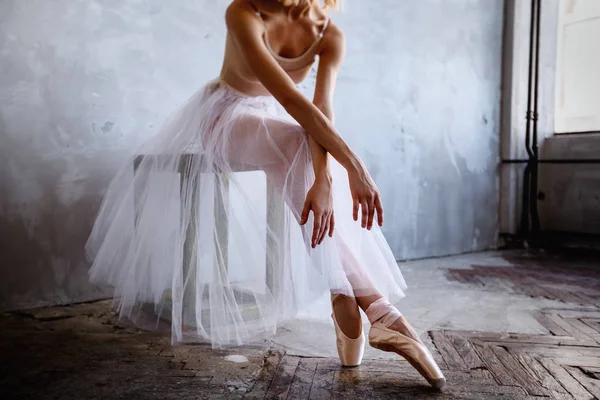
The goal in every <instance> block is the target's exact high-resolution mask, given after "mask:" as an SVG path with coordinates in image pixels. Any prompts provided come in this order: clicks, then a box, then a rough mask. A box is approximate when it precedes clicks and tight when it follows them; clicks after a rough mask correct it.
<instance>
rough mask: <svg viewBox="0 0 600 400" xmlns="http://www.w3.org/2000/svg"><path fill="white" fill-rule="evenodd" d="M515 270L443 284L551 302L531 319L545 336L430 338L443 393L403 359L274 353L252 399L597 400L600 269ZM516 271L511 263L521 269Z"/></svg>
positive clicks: (538, 265)
mask: <svg viewBox="0 0 600 400" xmlns="http://www.w3.org/2000/svg"><path fill="white" fill-rule="evenodd" d="M511 261H513V262H516V263H517V266H516V267H513V266H511V267H507V266H497V267H495V266H473V268H472V269H449V270H447V276H448V278H449V279H452V280H457V281H459V282H462V283H464V284H465V285H478V286H484V287H485V288H486V290H501V291H507V290H508V291H512V292H514V293H517V294H520V295H525V296H531V297H543V298H548V299H552V300H558V301H561V302H563V303H564V308H563V307H561V308H559V309H546V310H543V311H541V312H539V313H538V314H537V315H536V316H535V317H536V318H537V320H538V321H539V322H540V324H542V325H543V326H544V327H546V328H547V329H548V331H549V333H548V334H546V335H526V334H515V333H498V332H475V331H452V330H445V331H434V332H429V335H430V337H431V339H432V341H433V343H434V345H435V350H436V352H435V356H436V357H437V358H438V361H439V364H440V367H441V368H442V369H443V371H444V374H445V375H446V378H447V380H448V383H447V386H446V387H445V388H444V389H443V391H442V392H441V393H436V392H435V391H433V390H431V389H429V388H428V387H427V383H426V382H425V381H424V380H423V379H422V378H421V377H420V376H419V375H418V374H417V373H416V372H415V371H414V370H413V369H412V368H411V366H410V365H409V364H408V363H407V362H406V361H404V360H402V359H401V358H398V361H375V360H365V362H364V363H363V365H361V366H360V367H358V368H347V369H346V368H341V367H340V366H339V363H338V361H337V360H335V359H319V358H298V357H292V356H287V355H281V354H277V353H272V354H271V356H270V358H269V359H268V360H266V361H265V368H264V369H263V371H268V372H266V373H264V374H263V375H262V376H261V377H260V378H259V379H258V381H257V384H256V385H255V386H254V387H252V389H251V390H250V391H249V393H248V394H247V396H248V397H249V398H267V399H285V398H288V399H330V398H333V399H363V398H365V399H366V398H372V399H385V398H390V399H391V398H395V399H421V398H423V399H425V398H427V399H429V398H435V399H486V400H492V399H565V400H566V399H576V400H583V399H599V398H600V268H597V269H593V268H580V267H575V266H573V265H572V264H570V263H569V262H563V261H562V260H552V259H550V260H548V259H545V258H542V259H535V260H533V261H532V260H530V259H521V260H518V259H517V260H511ZM520 261H521V262H522V264H521V265H518V264H519V262H520Z"/></svg>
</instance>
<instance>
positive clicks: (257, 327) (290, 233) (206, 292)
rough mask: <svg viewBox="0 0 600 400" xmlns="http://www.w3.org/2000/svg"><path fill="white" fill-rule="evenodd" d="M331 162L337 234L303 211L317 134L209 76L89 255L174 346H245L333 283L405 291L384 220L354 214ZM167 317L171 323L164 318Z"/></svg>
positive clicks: (94, 273) (121, 305) (125, 300)
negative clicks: (320, 237) (319, 229)
mask: <svg viewBox="0 0 600 400" xmlns="http://www.w3.org/2000/svg"><path fill="white" fill-rule="evenodd" d="M331 164H332V175H333V193H334V194H333V199H334V210H335V218H336V227H335V232H334V235H333V237H332V238H330V237H326V238H325V240H324V241H323V243H322V244H321V245H319V246H317V247H316V248H315V249H313V248H311V246H310V242H311V240H310V239H311V236H312V226H313V221H312V217H311V218H310V219H309V221H308V223H307V224H306V225H304V226H300V225H299V223H298V221H299V219H300V214H301V211H302V208H303V205H304V200H305V197H306V193H307V192H308V190H309V189H310V187H311V186H312V183H313V181H314V173H313V170H312V164H311V153H310V150H309V146H308V140H307V135H306V132H305V131H304V130H303V129H302V127H301V126H300V125H299V124H298V123H297V122H296V121H295V120H294V119H292V118H291V117H290V116H289V115H288V114H287V113H286V112H285V110H284V109H283V108H282V107H281V106H280V105H279V104H278V103H277V102H276V100H275V99H274V98H273V97H270V96H258V97H256V96H248V95H245V94H243V93H240V92H237V91H235V90H234V89H232V88H231V87H229V86H227V85H226V84H225V83H224V82H222V81H220V80H214V81H212V82H209V83H208V84H207V85H206V86H205V87H204V88H202V89H201V90H199V91H198V92H196V93H195V94H194V95H193V96H192V97H191V98H190V99H189V100H188V102H187V103H186V104H184V105H183V107H182V108H181V109H180V110H179V111H178V112H176V113H175V114H174V115H173V116H172V117H171V118H170V119H169V120H168V121H167V122H166V123H165V124H164V125H163V127H162V129H161V130H160V131H159V132H158V134H157V135H156V136H154V137H152V138H151V139H150V140H148V141H147V142H146V143H145V144H144V145H143V146H141V148H140V149H138V151H136V153H135V154H134V155H132V157H131V158H130V159H129V160H128V161H127V162H126V163H125V164H124V165H123V166H122V167H121V168H120V170H119V172H118V173H117V175H116V176H115V177H114V178H113V180H112V181H111V183H110V185H109V187H108V189H107V192H106V195H105V198H104V200H103V202H102V205H101V208H100V211H99V214H98V216H97V219H96V221H95V224H94V227H93V230H92V233H91V236H90V238H89V240H88V242H87V245H86V252H87V254H88V257H89V258H90V260H93V265H92V267H91V270H90V277H91V280H92V282H94V283H99V284H108V285H111V286H112V287H114V290H115V292H114V295H115V305H116V307H117V308H118V310H119V312H120V315H121V316H123V317H127V318H129V319H131V320H133V321H134V322H137V323H139V324H140V326H143V327H145V328H153V327H159V326H168V327H169V329H170V330H171V332H172V338H173V342H180V341H197V340H201V341H209V342H210V343H212V345H213V347H221V346H225V345H240V344H243V343H246V342H249V341H254V340H256V339H259V338H261V337H265V336H268V335H271V334H273V333H275V329H276V326H277V324H278V323H280V322H282V321H284V320H287V319H292V318H295V317H296V316H297V315H298V314H299V313H300V312H301V311H302V310H303V309H304V308H305V307H308V306H309V305H310V304H311V302H313V301H314V300H315V299H318V298H322V296H323V295H324V294H325V293H328V292H331V293H334V294H336V293H339V294H344V295H348V296H366V295H371V294H376V293H381V294H383V295H384V296H387V297H388V298H390V300H392V301H394V300H397V299H398V298H400V297H403V296H404V292H403V290H404V289H405V287H406V286H405V282H404V279H403V278H402V274H401V273H400V270H399V268H398V266H397V264H396V261H395V259H394V256H393V255H392V252H391V250H390V248H389V246H388V244H387V242H386V240H385V238H384V237H383V235H382V233H381V231H380V229H379V228H378V227H374V228H373V229H372V230H371V231H367V230H365V229H362V228H361V227H360V224H359V223H357V222H355V221H354V220H353V219H352V199H351V196H350V191H349V186H348V177H347V174H346V171H345V170H344V169H343V168H342V167H341V166H340V165H339V164H338V163H337V162H335V161H334V160H332V162H331ZM165 324H166V325H165Z"/></svg>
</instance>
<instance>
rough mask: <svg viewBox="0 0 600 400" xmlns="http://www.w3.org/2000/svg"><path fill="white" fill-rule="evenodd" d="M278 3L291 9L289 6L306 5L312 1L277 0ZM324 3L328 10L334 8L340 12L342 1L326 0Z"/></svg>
mask: <svg viewBox="0 0 600 400" xmlns="http://www.w3.org/2000/svg"><path fill="white" fill-rule="evenodd" d="M277 1H279V2H280V3H281V4H283V5H284V6H286V7H289V6H300V5H304V4H306V3H308V2H310V1H311V0H277ZM324 3H325V7H326V8H332V9H334V10H339V8H340V0H325V1H324Z"/></svg>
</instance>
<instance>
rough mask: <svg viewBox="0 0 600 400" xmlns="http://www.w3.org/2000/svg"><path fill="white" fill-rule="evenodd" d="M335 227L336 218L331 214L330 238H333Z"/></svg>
mask: <svg viewBox="0 0 600 400" xmlns="http://www.w3.org/2000/svg"><path fill="white" fill-rule="evenodd" d="M334 227H335V217H334V214H333V213H331V219H330V220H329V237H333V228H334Z"/></svg>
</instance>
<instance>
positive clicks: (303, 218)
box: [300, 199, 311, 225]
mask: <svg viewBox="0 0 600 400" xmlns="http://www.w3.org/2000/svg"><path fill="white" fill-rule="evenodd" d="M310 208H311V207H310V200H309V199H306V201H305V202H304V208H303V209H302V214H301V215H300V225H304V224H306V221H308V214H309V212H310Z"/></svg>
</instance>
